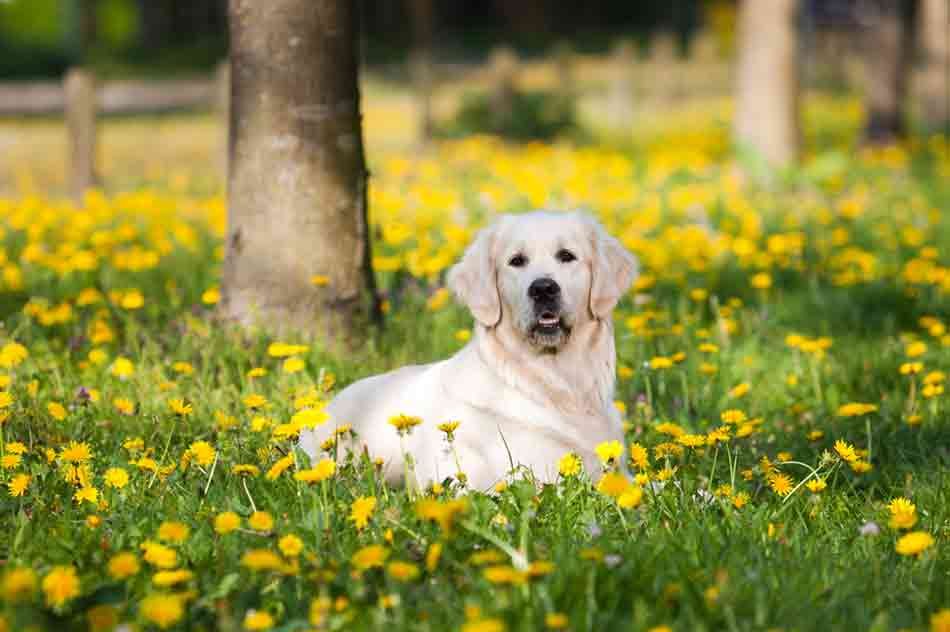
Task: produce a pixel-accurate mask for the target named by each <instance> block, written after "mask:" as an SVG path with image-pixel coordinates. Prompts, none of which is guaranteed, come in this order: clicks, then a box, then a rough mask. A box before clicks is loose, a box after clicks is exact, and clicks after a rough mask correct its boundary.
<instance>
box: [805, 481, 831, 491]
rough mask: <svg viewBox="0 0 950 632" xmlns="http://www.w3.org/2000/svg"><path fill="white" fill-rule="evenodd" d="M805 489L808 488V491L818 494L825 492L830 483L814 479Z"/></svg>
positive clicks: (806, 484)
mask: <svg viewBox="0 0 950 632" xmlns="http://www.w3.org/2000/svg"><path fill="white" fill-rule="evenodd" d="M805 487H807V488H808V491H810V492H811V493H813V494H818V493H821V492H823V491H824V490H825V488H826V487H828V483H827V482H826V481H825V479H823V478H820V477H819V478H813V479H811V480H810V481H808V482H807V483H805Z"/></svg>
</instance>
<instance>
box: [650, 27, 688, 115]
mask: <svg viewBox="0 0 950 632" xmlns="http://www.w3.org/2000/svg"><path fill="white" fill-rule="evenodd" d="M679 66H680V63H679V55H678V53H677V50H676V39H675V38H674V36H673V34H672V33H668V32H665V31H661V32H659V33H657V34H655V35H654V36H653V37H652V38H651V39H650V58H649V63H648V67H649V69H650V70H649V72H648V76H649V79H648V82H649V84H650V87H651V88H653V93H654V97H655V99H656V100H657V101H658V102H660V103H665V102H668V101H673V100H674V99H675V98H676V97H677V95H678V94H679V92H680V87H679V83H680V79H681V77H680V74H681V69H680V68H679Z"/></svg>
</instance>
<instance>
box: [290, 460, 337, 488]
mask: <svg viewBox="0 0 950 632" xmlns="http://www.w3.org/2000/svg"><path fill="white" fill-rule="evenodd" d="M334 473H336V461H334V460H332V459H323V460H322V461H320V462H319V463H317V465H316V466H315V467H313V468H311V469H309V470H300V471H299V472H297V473H296V474H294V479H295V480H298V481H302V482H304V483H319V482H321V481H325V480H326V479H328V478H330V477H331V476H333V474H334Z"/></svg>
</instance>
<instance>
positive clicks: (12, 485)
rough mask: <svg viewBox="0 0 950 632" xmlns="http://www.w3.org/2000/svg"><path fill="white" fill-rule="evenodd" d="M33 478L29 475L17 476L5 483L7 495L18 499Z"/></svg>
mask: <svg viewBox="0 0 950 632" xmlns="http://www.w3.org/2000/svg"><path fill="white" fill-rule="evenodd" d="M32 480H33V477H32V476H30V475H29V474H17V475H16V476H14V477H13V478H11V479H10V480H9V481H8V482H7V493H8V494H10V496H11V497H12V498H19V497H21V496H23V495H24V494H25V493H26V490H27V488H28V487H29V486H30V481H32Z"/></svg>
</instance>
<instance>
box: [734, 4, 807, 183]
mask: <svg viewBox="0 0 950 632" xmlns="http://www.w3.org/2000/svg"><path fill="white" fill-rule="evenodd" d="M798 9H799V7H798V0H769V1H768V2H761V1H760V0H741V2H740V3H739V20H738V22H739V24H738V31H739V33H738V38H739V42H738V44H739V59H738V82H737V95H736V114H735V135H736V140H738V141H739V142H740V143H745V144H747V145H748V146H750V147H752V148H753V149H755V150H756V151H758V152H759V153H761V154H762V156H764V157H765V159H766V160H767V161H768V162H769V163H771V164H773V165H784V164H788V163H790V162H792V161H794V160H796V159H797V157H798V152H799V145H800V136H801V133H800V126H799V115H798V98H799V76H798V72H799V70H798V50H797V49H798V41H797V24H796V22H797V18H798Z"/></svg>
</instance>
